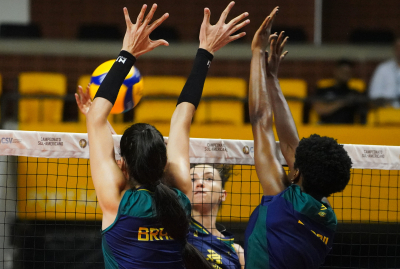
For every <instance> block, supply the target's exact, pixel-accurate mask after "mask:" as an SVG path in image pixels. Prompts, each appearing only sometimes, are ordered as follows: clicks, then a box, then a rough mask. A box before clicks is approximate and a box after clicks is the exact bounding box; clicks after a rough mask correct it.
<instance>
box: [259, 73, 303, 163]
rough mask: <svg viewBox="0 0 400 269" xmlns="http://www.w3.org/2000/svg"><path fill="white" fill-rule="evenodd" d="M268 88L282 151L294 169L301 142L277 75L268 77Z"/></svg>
mask: <svg viewBox="0 0 400 269" xmlns="http://www.w3.org/2000/svg"><path fill="white" fill-rule="evenodd" d="M267 89H268V93H269V95H270V98H271V99H272V109H273V113H274V117H275V126H276V132H277V134H278V138H279V141H280V146H281V151H282V154H283V156H284V157H285V159H286V161H287V162H288V166H289V167H290V168H291V169H292V168H293V164H294V155H295V151H296V148H297V146H298V144H299V135H298V132H297V128H296V124H295V122H294V120H293V116H292V113H291V112H290V108H289V105H288V103H287V101H286V99H285V97H284V95H283V93H282V90H281V88H280V85H279V80H278V78H277V77H276V76H268V77H267Z"/></svg>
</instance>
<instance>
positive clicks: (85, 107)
mask: <svg viewBox="0 0 400 269" xmlns="http://www.w3.org/2000/svg"><path fill="white" fill-rule="evenodd" d="M89 89H90V84H89V85H87V87H86V92H85V93H83V90H82V86H80V85H79V86H78V93H75V100H76V104H77V105H78V107H79V110H80V111H81V112H82V114H83V115H85V116H86V114H87V113H88V112H89V108H90V106H91V105H92V100H91V98H90V92H89Z"/></svg>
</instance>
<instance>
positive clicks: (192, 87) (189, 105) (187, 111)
mask: <svg viewBox="0 0 400 269" xmlns="http://www.w3.org/2000/svg"><path fill="white" fill-rule="evenodd" d="M234 4H235V3H234V2H231V3H229V5H228V6H227V7H226V9H225V10H224V11H223V13H222V14H221V17H220V19H219V21H218V22H217V24H215V25H211V24H210V16H211V12H210V10H209V9H208V8H205V9H204V18H203V23H202V24H201V29H200V37H199V39H200V46H199V50H198V51H197V55H196V58H195V61H194V65H193V68H192V71H191V73H190V75H189V77H188V79H187V82H186V84H185V86H184V88H183V90H182V92H181V94H180V96H179V99H178V104H177V106H176V109H175V112H174V114H173V115H172V118H171V127H170V132H169V138H168V145H167V153H168V168H167V169H168V170H167V172H168V176H169V179H170V184H171V185H172V186H173V187H176V188H178V189H180V190H181V191H183V192H184V193H185V194H186V195H187V196H188V197H189V199H191V197H192V195H191V194H192V181H191V177H190V173H189V171H190V163H189V132H190V124H191V122H192V118H193V115H194V112H195V110H196V108H197V105H198V104H199V102H200V99H201V94H202V91H203V86H204V81H205V79H206V76H207V72H208V68H209V67H210V64H211V61H212V59H213V55H214V53H215V52H216V51H217V50H219V49H220V48H222V47H223V46H225V45H226V44H228V43H229V42H232V41H234V40H236V39H238V38H240V37H243V36H244V35H245V33H244V32H242V33H240V34H236V35H233V36H231V35H232V34H233V33H235V32H237V31H239V30H240V29H241V28H242V27H244V26H245V25H247V24H248V23H249V22H250V21H249V20H245V21H243V22H240V21H241V20H243V19H244V18H245V17H247V16H248V13H247V12H245V13H243V14H241V15H239V16H237V17H236V18H234V19H232V20H231V21H230V22H229V23H225V20H226V17H227V16H228V14H229V12H230V10H231V9H232V7H233V5H234Z"/></svg>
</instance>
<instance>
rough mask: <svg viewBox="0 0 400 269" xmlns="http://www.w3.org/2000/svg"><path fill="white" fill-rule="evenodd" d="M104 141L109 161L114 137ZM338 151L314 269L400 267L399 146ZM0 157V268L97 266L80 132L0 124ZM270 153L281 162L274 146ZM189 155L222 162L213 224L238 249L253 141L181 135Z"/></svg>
mask: <svg viewBox="0 0 400 269" xmlns="http://www.w3.org/2000/svg"><path fill="white" fill-rule="evenodd" d="M113 138H114V147H115V152H116V159H119V158H120V156H119V155H118V153H119V152H120V150H119V140H120V136H118V135H115V136H113ZM345 149H346V150H347V151H348V153H349V155H350V157H351V159H352V161H353V169H352V173H351V180H350V183H349V185H348V186H347V187H346V189H345V190H344V191H343V192H342V193H338V194H335V195H333V196H332V197H330V198H329V202H330V203H331V205H332V207H333V208H334V211H335V213H336V216H337V218H338V230H337V233H336V235H335V238H334V243H333V249H332V251H331V253H330V255H329V256H328V257H327V259H326V262H325V265H324V266H323V268H400V225H399V224H400V223H399V220H400V213H399V208H400V200H399V194H400V187H399V170H400V147H390V146H368V145H345ZM0 155H1V156H0V267H1V268H7V269H8V268H57V269H60V268H101V267H104V266H103V257H102V252H101V233H100V231H101V218H102V213H101V210H100V208H99V205H98V202H97V200H96V194H95V191H94V187H93V183H92V180H91V177H90V164H89V160H88V158H89V142H88V139H87V134H73V133H49V132H25V131H7V130H0ZM277 157H278V159H279V161H280V162H281V164H282V165H283V166H285V160H284V158H283V157H282V155H281V153H280V150H279V143H278V147H277ZM190 161H191V163H193V164H200V163H206V164H211V165H213V164H215V165H216V164H230V165H232V166H231V167H232V175H231V177H230V179H229V180H228V182H227V183H226V185H225V190H226V191H227V194H228V195H227V197H226V200H225V201H224V202H223V203H222V207H221V209H220V211H219V214H218V218H217V220H218V223H219V225H218V226H217V227H222V228H221V229H226V230H228V231H230V232H232V233H234V234H235V242H236V243H239V244H241V245H243V239H244V235H243V234H244V230H245V228H246V224H247V222H248V219H249V217H250V215H251V213H252V211H253V210H254V209H255V207H256V206H257V205H258V204H259V203H260V200H261V196H262V189H261V186H260V184H259V182H258V178H257V175H256V172H255V168H254V147H253V141H249V140H224V139H191V142H190ZM288 255H290V253H288Z"/></svg>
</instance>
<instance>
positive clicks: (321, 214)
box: [318, 205, 327, 217]
mask: <svg viewBox="0 0 400 269" xmlns="http://www.w3.org/2000/svg"><path fill="white" fill-rule="evenodd" d="M321 210H327V208H326V206H324V205H321ZM318 215H320V216H321V217H325V216H326V213H325V212H322V211H321V212H319V213H318Z"/></svg>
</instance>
